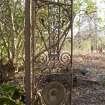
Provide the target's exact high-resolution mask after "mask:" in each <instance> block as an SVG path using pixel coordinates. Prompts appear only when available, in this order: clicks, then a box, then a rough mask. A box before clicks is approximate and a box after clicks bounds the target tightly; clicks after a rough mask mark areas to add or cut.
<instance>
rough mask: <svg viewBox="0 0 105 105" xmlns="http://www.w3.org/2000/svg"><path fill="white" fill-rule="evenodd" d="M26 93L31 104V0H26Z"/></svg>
mask: <svg viewBox="0 0 105 105" xmlns="http://www.w3.org/2000/svg"><path fill="white" fill-rule="evenodd" d="M24 40H25V41H24V45H25V81H24V82H25V94H26V100H25V101H26V105H31V73H30V0H25V28H24Z"/></svg>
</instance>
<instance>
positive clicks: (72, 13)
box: [70, 0, 73, 105]
mask: <svg viewBox="0 0 105 105" xmlns="http://www.w3.org/2000/svg"><path fill="white" fill-rule="evenodd" d="M70 74H71V87H70V105H72V87H73V0H71V73H70Z"/></svg>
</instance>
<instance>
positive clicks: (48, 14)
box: [32, 0, 73, 105]
mask: <svg viewBox="0 0 105 105" xmlns="http://www.w3.org/2000/svg"><path fill="white" fill-rule="evenodd" d="M33 3H34V4H33V9H32V11H33V12H32V16H33V21H32V24H34V25H32V27H34V28H32V33H33V36H32V46H33V47H32V51H33V56H32V62H33V63H32V69H33V72H32V73H33V79H32V80H33V81H32V85H33V86H32V87H33V90H32V93H33V105H34V104H35V105H38V104H40V105H41V104H44V105H61V104H64V105H67V104H70V105H71V92H72V84H73V83H72V81H73V80H72V73H73V71H72V50H73V1H72V0H33ZM33 14H34V15H33ZM68 33H69V34H68ZM67 38H68V39H69V43H70V46H69V47H70V51H68V52H67V51H66V52H65V51H63V50H64V49H63V47H64V44H65V40H67Z"/></svg>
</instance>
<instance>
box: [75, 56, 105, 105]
mask: <svg viewBox="0 0 105 105" xmlns="http://www.w3.org/2000/svg"><path fill="white" fill-rule="evenodd" d="M73 64H74V68H75V71H74V73H76V74H77V75H78V77H79V78H81V79H78V81H79V82H78V86H77V87H76V88H75V89H73V105H105V87H104V86H103V85H105V55H102V54H101V55H100V54H93V55H78V56H74V61H73ZM79 70H88V73H87V74H86V75H84V76H83V75H81V73H80V71H79ZM81 80H82V81H81Z"/></svg>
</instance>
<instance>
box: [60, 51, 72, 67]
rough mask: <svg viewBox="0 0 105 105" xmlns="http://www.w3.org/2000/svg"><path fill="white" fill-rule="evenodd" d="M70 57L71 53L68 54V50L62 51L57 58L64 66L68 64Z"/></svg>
mask: <svg viewBox="0 0 105 105" xmlns="http://www.w3.org/2000/svg"><path fill="white" fill-rule="evenodd" d="M70 59H71V55H70V54H69V53H68V52H64V53H62V54H61V55H60V58H59V60H60V63H61V64H62V65H65V66H67V65H69V64H70Z"/></svg>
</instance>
